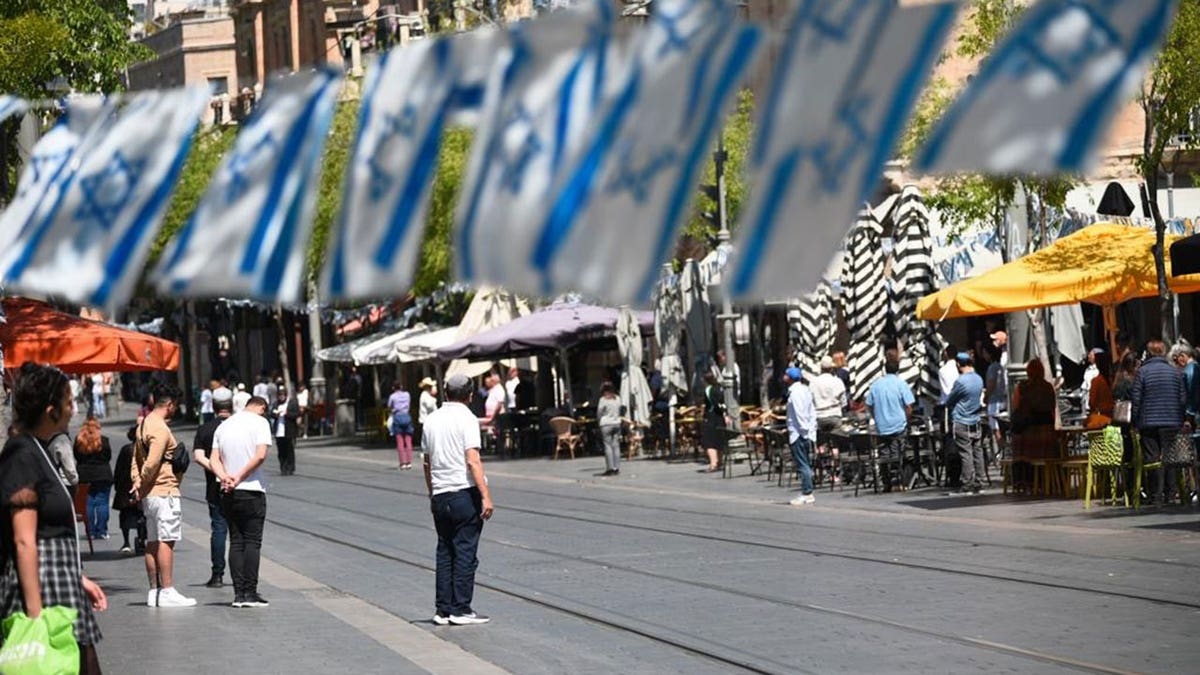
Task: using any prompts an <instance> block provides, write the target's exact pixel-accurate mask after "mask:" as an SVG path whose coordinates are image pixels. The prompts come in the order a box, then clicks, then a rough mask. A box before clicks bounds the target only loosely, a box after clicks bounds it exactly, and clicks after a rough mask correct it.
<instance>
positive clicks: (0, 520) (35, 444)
mask: <svg viewBox="0 0 1200 675" xmlns="http://www.w3.org/2000/svg"><path fill="white" fill-rule="evenodd" d="M10 372H11V371H10ZM67 380H68V378H67V376H66V375H65V374H64V373H63V372H62V371H60V370H59V369H58V368H55V367H53V366H37V365H34V364H32V363H26V364H25V365H23V366H21V369H20V371H19V372H18V373H17V376H16V381H15V382H14V386H13V393H12V401H13V416H14V417H15V418H16V425H17V428H19V429H20V431H21V433H19V434H16V435H13V436H10V437H9V439H8V441H7V442H6V443H5V444H4V450H3V452H0V570H3V574H2V575H0V616H4V617H11V616H12V615H14V614H16V613H18V612H24V613H25V614H26V615H27V616H28V617H30V618H31V619H37V618H38V617H40V616H41V615H42V609H43V608H45V607H55V606H58V607H66V608H68V609H70V610H72V612H73V613H74V614H75V624H74V640H75V642H76V643H78V645H79V671H78V672H80V673H84V674H88V675H90V674H93V673H99V672H100V660H99V658H98V657H97V656H96V643H97V642H99V641H100V626H99V624H98V623H97V622H96V616H95V614H94V613H93V612H94V611H97V612H102V611H104V610H105V609H107V607H108V599H107V598H106V597H105V595H104V591H103V590H101V588H100V586H98V585H97V584H96V583H95V582H94V581H92V580H91V579H89V578H87V577H86V576H84V574H83V570H82V568H81V567H80V563H79V543H78V540H77V537H76V534H75V510H74V508H73V507H72V504H73V499H72V497H71V492H70V490H68V489H67V486H66V485H65V484H64V483H63V482H62V479H61V478H60V477H59V475H58V474H57V472H56V471H55V470H54V467H53V466H52V465H51V463H50V456H49V455H48V454H47V453H46V443H47V441H49V439H50V437H51V436H55V435H57V434H62V433H66V430H67V425H68V424H70V422H71V413H72V409H73V406H72V402H71V388H70V385H69V384H68V383H67ZM0 641H2V640H0Z"/></svg>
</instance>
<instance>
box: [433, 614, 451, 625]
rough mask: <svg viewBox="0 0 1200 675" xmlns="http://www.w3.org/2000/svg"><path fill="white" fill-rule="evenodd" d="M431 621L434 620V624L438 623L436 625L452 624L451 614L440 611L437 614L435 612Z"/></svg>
mask: <svg viewBox="0 0 1200 675" xmlns="http://www.w3.org/2000/svg"><path fill="white" fill-rule="evenodd" d="M430 621H432V622H433V623H434V625H436V626H449V625H450V615H449V614H442V613H440V612H439V613H437V614H434V615H433V618H432V619H430Z"/></svg>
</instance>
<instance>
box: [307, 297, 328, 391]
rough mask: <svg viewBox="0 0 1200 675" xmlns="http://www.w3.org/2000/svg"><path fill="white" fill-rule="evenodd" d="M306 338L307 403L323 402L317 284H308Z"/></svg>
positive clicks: (322, 370) (322, 366)
mask: <svg viewBox="0 0 1200 675" xmlns="http://www.w3.org/2000/svg"><path fill="white" fill-rule="evenodd" d="M308 339H309V342H310V343H311V344H312V357H313V368H312V379H311V380H310V381H309V385H310V387H309V405H310V406H311V405H316V404H318V403H324V402H325V364H323V363H321V362H320V361H319V360H318V359H317V352H319V351H321V301H320V298H319V297H317V285H316V284H314V283H312V282H309V284H308Z"/></svg>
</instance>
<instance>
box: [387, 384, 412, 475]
mask: <svg viewBox="0 0 1200 675" xmlns="http://www.w3.org/2000/svg"><path fill="white" fill-rule="evenodd" d="M387 404H388V410H390V411H391V412H392V416H391V418H390V421H389V422H388V428H389V429H390V430H391V432H392V435H393V436H395V437H396V455H397V457H398V459H399V462H400V464H399V468H400V470H401V471H408V470H409V469H411V468H412V437H413V422H412V396H411V395H410V394H409V393H408V392H407V391H405V390H404V385H403V384H402V383H401V382H400V379H399V378H397V379H396V384H395V385H394V388H393V390H392V395H391V396H389V397H388V402H387Z"/></svg>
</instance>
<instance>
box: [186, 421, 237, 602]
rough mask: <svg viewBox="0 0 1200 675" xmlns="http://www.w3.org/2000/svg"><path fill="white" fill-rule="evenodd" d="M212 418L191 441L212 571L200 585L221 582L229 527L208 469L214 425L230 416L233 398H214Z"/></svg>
mask: <svg viewBox="0 0 1200 675" xmlns="http://www.w3.org/2000/svg"><path fill="white" fill-rule="evenodd" d="M213 413H214V415H215V417H213V418H212V419H211V420H209V421H207V422H205V423H204V424H202V425H200V428H199V429H197V430H196V439H195V441H193V443H192V457H193V459H195V460H196V463H197V464H199V465H200V466H202V467H203V468H204V501H205V502H207V503H208V522H209V529H208V551H209V557H210V558H211V567H212V573H211V575H210V576H209V578H208V581H206V582H204V585H205V586H207V587H208V588H221V587H222V586H224V585H225V542H226V540H227V539H228V538H229V526H228V525H227V524H226V522H225V514H224V513H223V512H222V510H221V484H220V481H218V480H217V474H216V473H215V472H214V471H213V468H212V459H211V458H212V454H213V436H215V435H216V433H217V427H219V426H221V424H222V423H224V422H225V420H227V419H229V418H230V417H231V416H232V415H233V398H214V399H213Z"/></svg>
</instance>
